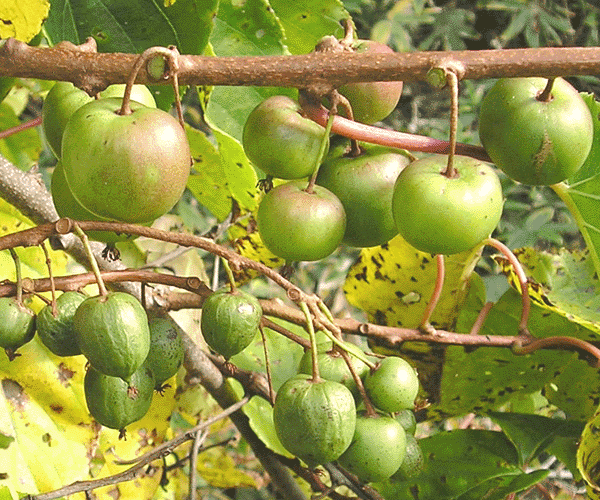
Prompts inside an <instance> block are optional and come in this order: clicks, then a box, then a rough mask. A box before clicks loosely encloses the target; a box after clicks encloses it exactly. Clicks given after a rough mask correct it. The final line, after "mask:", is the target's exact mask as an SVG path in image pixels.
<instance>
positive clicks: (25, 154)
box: [0, 102, 42, 170]
mask: <svg viewBox="0 0 600 500" xmlns="http://www.w3.org/2000/svg"><path fill="white" fill-rule="evenodd" d="M20 124H21V121H20V120H19V118H18V117H17V115H16V114H15V112H14V111H13V109H12V108H11V107H10V106H9V105H8V104H7V103H6V102H0V130H7V129H9V128H11V127H16V126H17V125H20ZM41 151H42V143H41V141H40V136H39V134H38V133H37V131H36V130H35V128H30V129H27V130H22V131H21V132H19V133H18V134H13V135H9V136H8V137H6V138H4V139H0V154H1V155H2V156H4V157H5V158H6V159H7V160H8V161H10V162H11V163H12V164H13V165H16V166H17V167H19V168H20V169H21V170H29V169H30V168H31V167H32V166H33V164H34V163H35V162H36V161H37V159H38V157H39V155H40V152H41Z"/></svg>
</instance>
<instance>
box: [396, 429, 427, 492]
mask: <svg viewBox="0 0 600 500" xmlns="http://www.w3.org/2000/svg"><path fill="white" fill-rule="evenodd" d="M424 461H425V457H424V456H423V450H422V449H421V446H420V445H419V441H417V440H416V439H415V437H414V436H412V435H410V434H407V435H406V452H405V454H404V460H402V464H401V465H400V468H399V469H398V470H397V471H396V472H395V473H394V475H393V476H392V480H394V481H406V480H407V479H411V478H413V477H417V476H418V475H419V474H421V472H422V471H423V463H424Z"/></svg>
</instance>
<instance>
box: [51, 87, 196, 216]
mask: <svg viewBox="0 0 600 500" xmlns="http://www.w3.org/2000/svg"><path fill="white" fill-rule="evenodd" d="M120 106H121V99H116V98H110V99H100V100H97V101H94V102H90V103H88V104H86V105H85V106H82V107H81V108H79V109H78V110H77V111H76V112H75V113H74V114H73V116H72V117H71V119H70V120H69V122H68V123H67V126H66V127H65V132H64V135H63V142H62V160H63V167H64V172H65V178H66V180H67V184H68V186H69V188H70V189H71V192H72V193H73V196H75V199H76V200H77V201H78V202H79V203H80V204H81V205H83V206H84V207H85V208H86V209H87V210H89V211H90V212H92V213H94V214H96V215H98V216H100V217H105V218H108V219H113V220H118V221H122V222H131V223H145V222H149V221H152V220H154V219H157V218H158V217H160V216H161V215H164V214H165V213H167V212H168V211H169V210H170V209H171V208H173V206H174V205H175V203H177V201H178V200H179V198H180V197H181V195H182V193H183V191H184V189H185V186H186V182H187V179H188V177H189V173H190V148H189V144H188V141H187V137H186V134H185V132H184V130H183V128H182V127H181V125H180V124H179V122H178V121H177V120H176V119H175V118H174V117H173V116H171V115H170V114H169V113H166V112H164V111H161V110H159V109H154V108H148V107H146V106H143V105H141V104H139V103H136V102H132V103H131V108H132V110H133V112H132V113H131V114H129V115H120V114H119V113H118V111H119V109H120Z"/></svg>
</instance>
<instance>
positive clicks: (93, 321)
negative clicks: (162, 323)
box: [73, 292, 150, 382]
mask: <svg viewBox="0 0 600 500" xmlns="http://www.w3.org/2000/svg"><path fill="white" fill-rule="evenodd" d="M73 327H74V328H75V335H76V337H77V343H78V344H79V347H80V349H81V352H82V353H83V354H84V355H85V357H86V358H87V359H88V361H89V362H90V364H91V365H92V366H93V367H94V368H96V370H98V371H100V372H102V373H104V374H105V375H110V376H112V377H120V378H122V379H123V380H125V381H126V382H129V381H130V380H131V376H132V374H133V373H134V372H135V371H136V370H137V369H138V368H139V367H140V366H141V365H142V363H143V362H144V361H145V360H146V357H147V356H148V351H149V349H150V330H149V328H148V316H147V314H146V311H145V310H144V308H143V307H142V305H141V304H140V302H139V300H137V299H136V298H135V297H133V296H132V295H129V294H128V293H124V292H109V293H108V294H107V295H99V296H96V297H89V298H87V299H85V300H84V301H83V302H82V303H81V305H80V306H79V307H78V308H77V311H75V316H74V317H73Z"/></svg>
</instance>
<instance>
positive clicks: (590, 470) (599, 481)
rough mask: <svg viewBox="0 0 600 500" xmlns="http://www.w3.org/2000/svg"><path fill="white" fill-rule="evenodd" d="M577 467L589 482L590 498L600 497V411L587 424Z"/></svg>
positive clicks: (582, 435) (579, 450) (578, 452)
mask: <svg viewBox="0 0 600 500" xmlns="http://www.w3.org/2000/svg"><path fill="white" fill-rule="evenodd" d="M577 468H578V469H579V472H581V475H582V476H583V479H584V480H585V482H586V483H587V487H588V493H590V498H598V497H600V411H598V410H596V413H595V414H594V416H593V417H592V418H591V420H590V421H589V422H588V423H587V424H586V426H585V429H584V430H583V433H582V434H581V441H580V443H579V448H578V450H577Z"/></svg>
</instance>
